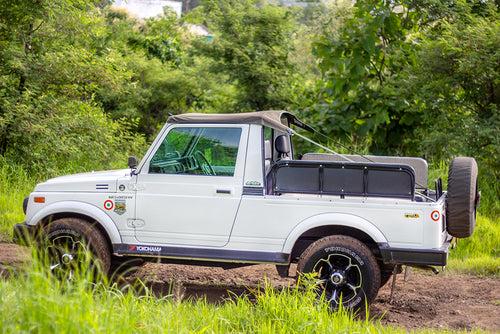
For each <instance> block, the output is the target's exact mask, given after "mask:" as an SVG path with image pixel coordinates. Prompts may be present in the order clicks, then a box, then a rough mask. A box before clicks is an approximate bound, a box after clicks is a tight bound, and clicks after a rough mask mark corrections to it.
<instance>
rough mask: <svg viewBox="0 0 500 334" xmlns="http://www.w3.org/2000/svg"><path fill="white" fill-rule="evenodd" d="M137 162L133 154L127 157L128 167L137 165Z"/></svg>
mask: <svg viewBox="0 0 500 334" xmlns="http://www.w3.org/2000/svg"><path fill="white" fill-rule="evenodd" d="M138 164H139V163H138V162H137V158H136V157H134V156H131V157H128V167H129V168H131V169H134V168H136V167H137V165H138Z"/></svg>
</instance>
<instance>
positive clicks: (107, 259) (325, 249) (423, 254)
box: [14, 111, 479, 308]
mask: <svg viewBox="0 0 500 334" xmlns="http://www.w3.org/2000/svg"><path fill="white" fill-rule="evenodd" d="M301 129H302V130H301ZM305 131H314V129H312V128H311V127H310V126H308V125H306V124H304V123H303V122H301V121H300V120H299V119H297V117H295V116H294V115H293V114H291V113H288V112H284V111H261V112H252V113H239V114H182V115H176V116H171V117H170V118H169V119H168V121H167V124H166V125H165V126H164V127H163V129H162V130H161V131H160V133H159V134H158V136H157V138H156V140H155V141H154V142H153V144H152V145H151V147H150V148H149V150H148V151H147V152H146V154H145V155H144V157H143V159H142V161H141V162H140V163H137V160H136V159H134V158H131V159H129V167H130V168H129V169H124V170H117V171H105V172H91V173H84V174H76V175H70V176H63V177H58V178H54V179H50V180H48V181H46V182H43V183H40V184H38V185H37V186H36V188H35V190H34V191H33V192H32V193H31V194H30V195H29V197H28V198H26V200H25V202H24V211H25V213H26V221H25V222H24V223H23V224H18V225H16V226H15V228H14V235H15V239H16V240H17V241H19V242H21V241H22V240H24V238H25V237H26V235H30V236H40V235H41V236H43V237H44V239H45V240H48V241H49V247H51V248H53V249H56V250H59V251H55V252H51V253H50V254H52V255H51V261H52V262H51V269H52V270H64V269H65V268H69V267H70V266H71V264H72V263H73V262H75V261H77V260H78V256H77V254H76V253H75V252H74V251H73V250H74V249H77V248H78V247H79V246H81V245H85V246H86V247H88V248H89V249H90V250H91V251H92V252H93V254H94V255H95V258H96V259H97V261H98V263H99V265H100V267H101V269H102V270H103V271H104V272H109V271H110V270H112V268H113V267H115V266H116V264H118V263H120V262H123V261H125V260H128V259H131V258H134V257H137V258H142V259H146V260H147V259H150V260H151V259H154V260H155V261H157V260H158V259H160V260H161V261H162V262H166V263H184V264H193V265H211V266H220V267H224V268H232V267H237V266H247V265H251V264H259V263H270V264H275V265H276V266H277V269H278V272H279V273H280V274H281V275H288V274H289V273H288V272H289V266H290V264H291V263H297V271H298V272H301V273H311V272H313V273H316V274H317V275H316V279H317V281H318V286H319V288H320V289H321V291H323V292H324V294H325V296H326V298H327V300H328V301H329V302H330V303H331V304H332V306H336V305H338V303H339V301H340V300H341V301H342V303H343V304H344V305H345V306H347V307H354V308H355V307H359V306H361V305H364V304H365V301H366V302H370V301H372V300H373V299H374V298H375V296H376V295H377V292H378V290H379V288H380V286H381V285H383V284H385V282H387V280H388V279H389V277H391V274H392V273H393V270H394V268H395V266H398V265H402V264H404V265H409V266H419V267H428V266H444V265H446V261H447V257H448V251H449V246H450V241H451V240H452V237H457V238H465V237H469V236H470V235H471V234H472V232H473V229H474V224H475V213H476V207H477V204H478V199H479V195H478V190H477V165H476V162H475V160H474V159H472V158H464V157H460V158H455V159H454V160H453V161H452V162H451V164H450V169H449V178H448V191H447V192H445V191H443V189H442V185H441V181H440V180H438V181H437V182H436V183H435V184H436V186H435V189H432V190H431V189H429V188H428V187H427V184H428V180H427V178H428V170H427V163H426V161H425V160H423V159H421V158H406V157H385V156H371V155H370V156H360V155H341V154H338V153H335V152H333V151H330V150H329V149H328V148H327V147H325V146H322V145H321V144H318V145H319V147H320V150H321V151H322V152H329V153H306V154H303V155H301V156H300V157H299V156H298V155H297V154H296V152H295V150H294V145H293V143H292V142H295V139H302V140H306V141H309V142H311V143H316V142H314V141H313V140H311V139H309V138H308V137H307V136H304V135H303V133H304V132H305ZM292 139H293V140H292ZM313 276H314V275H313Z"/></svg>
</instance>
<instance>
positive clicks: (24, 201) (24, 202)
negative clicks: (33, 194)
mask: <svg viewBox="0 0 500 334" xmlns="http://www.w3.org/2000/svg"><path fill="white" fill-rule="evenodd" d="M29 200H30V198H29V196H28V197H26V198H24V200H23V212H24V214H26V209H28V201H29Z"/></svg>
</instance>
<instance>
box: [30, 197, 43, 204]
mask: <svg viewBox="0 0 500 334" xmlns="http://www.w3.org/2000/svg"><path fill="white" fill-rule="evenodd" d="M33 201H34V202H35V203H45V197H34V198H33Z"/></svg>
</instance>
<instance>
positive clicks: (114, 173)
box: [35, 169, 131, 193]
mask: <svg viewBox="0 0 500 334" xmlns="http://www.w3.org/2000/svg"><path fill="white" fill-rule="evenodd" d="M130 172H131V170H130V169H120V170H110V171H101V172H90V173H79V174H72V175H65V176H59V177H55V178H53V179H49V180H47V181H45V182H43V183H39V184H37V186H36V187H35V191H41V192H45V191H58V192H61V191H63V192H105V193H107V192H116V187H117V181H118V179H124V178H127V177H129V178H130Z"/></svg>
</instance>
